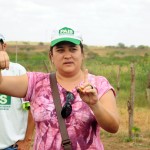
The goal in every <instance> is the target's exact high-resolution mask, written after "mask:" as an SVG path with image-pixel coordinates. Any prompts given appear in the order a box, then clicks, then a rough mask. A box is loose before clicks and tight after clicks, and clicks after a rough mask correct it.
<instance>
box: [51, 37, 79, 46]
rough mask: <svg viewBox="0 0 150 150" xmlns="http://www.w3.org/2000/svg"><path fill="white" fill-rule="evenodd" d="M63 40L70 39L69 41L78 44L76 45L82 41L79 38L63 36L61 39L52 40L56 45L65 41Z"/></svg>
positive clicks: (52, 43) (53, 44)
mask: <svg viewBox="0 0 150 150" xmlns="http://www.w3.org/2000/svg"><path fill="white" fill-rule="evenodd" d="M63 41H68V42H71V43H74V44H76V45H79V44H80V42H81V41H80V40H78V39H72V38H61V39H56V40H53V41H51V46H55V45H56V44H57V43H59V42H63Z"/></svg>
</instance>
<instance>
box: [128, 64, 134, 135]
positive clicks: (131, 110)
mask: <svg viewBox="0 0 150 150" xmlns="http://www.w3.org/2000/svg"><path fill="white" fill-rule="evenodd" d="M130 68H131V88H130V98H129V101H128V113H129V138H133V132H132V128H133V125H134V121H133V118H134V117H133V116H134V98H135V68H134V64H131V67H130Z"/></svg>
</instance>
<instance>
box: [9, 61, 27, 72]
mask: <svg viewBox="0 0 150 150" xmlns="http://www.w3.org/2000/svg"><path fill="white" fill-rule="evenodd" d="M9 70H10V71H12V72H16V74H18V75H21V74H25V73H26V69H25V67H24V66H22V65H21V64H19V63H14V62H10V64H9Z"/></svg>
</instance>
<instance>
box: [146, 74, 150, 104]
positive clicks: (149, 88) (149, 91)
mask: <svg viewBox="0 0 150 150" xmlns="http://www.w3.org/2000/svg"><path fill="white" fill-rule="evenodd" d="M147 83H148V84H147V88H146V97H147V101H148V103H150V72H149V74H148V82H147Z"/></svg>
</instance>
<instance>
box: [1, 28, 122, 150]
mask: <svg viewBox="0 0 150 150" xmlns="http://www.w3.org/2000/svg"><path fill="white" fill-rule="evenodd" d="M49 56H50V59H51V61H52V63H53V64H54V66H55V68H56V79H57V85H58V89H59V94H60V99H61V104H62V106H64V105H65V104H66V100H68V96H69V97H71V98H70V99H69V100H70V104H71V105H72V112H71V114H69V115H68V116H65V115H64V116H63V115H62V117H63V118H64V119H65V122H66V127H67V131H68V134H69V138H70V140H71V143H72V149H73V150H80V149H83V150H85V149H89V150H103V149H104V148H103V145H102V143H101V140H100V137H99V135H100V128H103V129H104V130H106V131H108V132H111V133H116V132H117V131H118V128H119V117H118V112H117V108H116V101H115V96H114V95H115V92H114V88H113V87H112V86H111V85H110V84H109V82H108V81H107V79H106V78H104V77H102V76H95V75H92V74H89V73H88V71H87V70H84V71H83V70H82V69H81V68H82V61H83V58H84V53H83V45H82V37H81V35H80V33H79V32H78V31H76V30H73V29H71V28H68V27H63V28H60V29H58V30H54V32H53V34H52V39H51V48H50V53H49ZM8 64H9V63H8V56H7V54H6V52H4V51H3V52H1V53H0V68H1V69H4V68H8ZM50 83H51V81H49V74H48V73H41V72H28V73H27V74H26V75H23V76H18V77H2V79H1V83H0V93H4V94H9V95H12V96H17V97H25V100H29V101H30V102H31V111H32V115H33V118H34V120H35V124H36V135H35V140H34V149H35V150H41V149H44V150H50V149H56V150H60V149H63V147H62V146H61V134H60V132H59V124H58V120H57V116H56V111H55V106H54V103H53V98H52V91H51V88H50ZM14 86H15V88H14Z"/></svg>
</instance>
